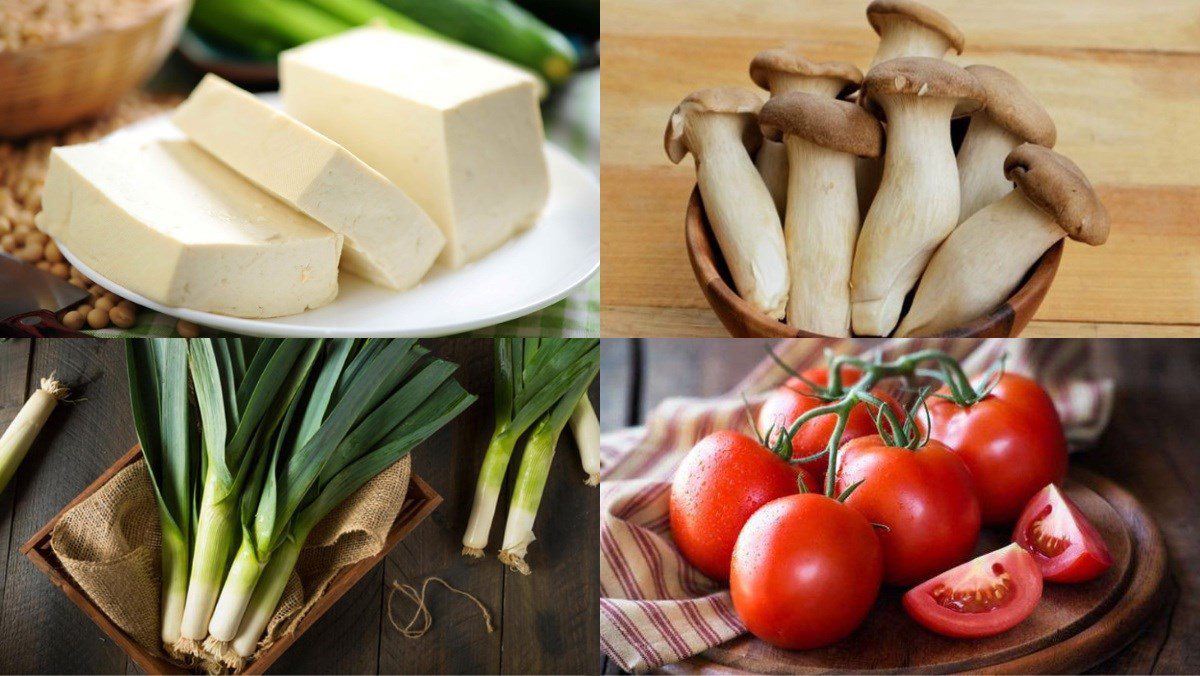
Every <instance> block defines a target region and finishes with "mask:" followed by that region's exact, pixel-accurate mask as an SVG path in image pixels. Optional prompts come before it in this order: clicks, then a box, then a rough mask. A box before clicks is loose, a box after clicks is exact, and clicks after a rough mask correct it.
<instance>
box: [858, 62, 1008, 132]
mask: <svg viewBox="0 0 1200 676" xmlns="http://www.w3.org/2000/svg"><path fill="white" fill-rule="evenodd" d="M888 94H910V95H913V96H921V97H926V98H947V99H957V100H958V105H956V106H955V108H954V116H955V117H961V116H963V115H968V114H970V113H973V112H975V111H977V110H979V109H980V108H982V107H983V106H984V104H985V103H986V101H987V96H986V94H985V92H984V89H983V85H982V84H980V83H979V80H978V79H976V77H975V76H974V75H972V74H971V73H970V72H968V71H967V70H966V69H964V68H960V67H959V66H956V65H954V64H952V63H949V62H947V61H943V60H942V59H935V58H932V57H928V56H908V57H904V58H900V59H891V60H889V61H884V62H883V63H881V64H879V65H877V66H875V67H874V68H872V69H871V70H869V71H867V76H866V77H865V78H863V84H862V90H861V91H860V93H859V97H858V98H859V103H860V104H862V105H863V106H864V107H865V108H866V109H867V110H868V111H870V112H871V113H872V114H874V115H875V116H876V117H879V118H881V119H882V118H883V116H884V112H883V110H882V108H880V106H879V103H878V101H877V100H876V99H877V98H878V97H879V96H885V95H888Z"/></svg>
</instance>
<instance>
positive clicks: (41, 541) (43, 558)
mask: <svg viewBox="0 0 1200 676" xmlns="http://www.w3.org/2000/svg"><path fill="white" fill-rule="evenodd" d="M140 457H141V449H140V447H138V446H134V447H133V448H131V449H130V450H129V452H128V453H126V454H125V455H124V456H123V457H122V458H121V459H120V460H118V461H117V462H116V463H114V464H113V465H112V466H111V467H109V468H108V469H107V470H105V472H104V473H103V474H101V475H100V477H99V478H97V479H96V480H95V481H94V482H92V484H91V485H90V486H88V487H87V488H86V489H85V490H84V491H83V492H82V493H80V494H79V495H78V496H76V497H75V499H74V500H72V501H71V502H70V503H68V504H67V506H65V507H63V508H62V510H60V511H59V512H58V514H55V515H54V518H52V519H50V522H49V523H47V524H46V525H45V526H42V528H41V529H40V530H38V532H36V533H34V534H33V536H32V537H30V538H29V540H28V541H27V542H26V543H25V544H24V545H22V546H21V553H22V554H24V555H25V556H27V557H29V560H30V561H33V563H34V565H35V566H37V567H38V568H39V569H40V570H41V571H42V572H44V573H45V574H46V575H47V576H49V577H50V581H51V582H53V583H54V586H56V587H58V588H59V589H61V590H62V591H63V593H65V594H66V595H67V598H69V599H70V600H71V602H72V603H74V604H75V605H77V606H79V608H80V610H82V611H83V612H84V614H85V615H87V616H88V617H89V618H91V619H92V621H93V622H95V623H96V624H97V625H98V626H99V627H100V629H101V630H103V631H104V633H105V634H108V636H109V637H110V638H112V640H113V641H114V642H116V644H117V645H119V646H121V648H122V649H123V650H124V651H125V653H126V654H128V655H129V657H130V658H131V659H132V660H133V661H134V662H135V663H136V664H137V665H138V666H139V667H141V668H142V669H144V670H146V671H147V672H148V673H158V674H182V673H186V672H184V671H182V670H181V669H180V668H179V667H177V666H175V665H174V664H172V663H170V662H168V661H167V660H166V659H164V658H163V657H162V656H161V655H158V654H154V653H151V652H149V651H147V650H146V649H145V648H143V647H141V646H140V645H138V644H137V643H135V642H134V640H133V638H131V637H130V636H129V635H128V634H126V633H125V632H124V631H122V630H121V629H120V628H119V627H117V625H115V624H113V622H112V620H110V619H109V618H108V617H106V616H105V615H104V613H103V612H102V611H101V610H100V609H99V608H98V607H97V606H96V605H95V604H94V603H92V600H91V599H90V598H88V596H87V594H86V593H84V591H83V590H82V589H80V588H79V587H78V586H76V584H75V582H74V581H73V580H72V579H71V578H70V577H69V576H68V575H67V573H66V571H65V570H64V569H63V567H62V564H61V563H60V562H59V561H58V557H56V556H55V555H54V552H53V551H52V550H51V549H50V533H51V532H52V531H53V530H54V527H55V526H56V525H57V524H58V521H59V519H61V518H62V517H63V515H64V514H66V513H67V512H68V511H69V510H70V509H71V508H73V507H74V506H75V505H77V504H79V503H80V502H82V501H83V500H85V499H87V498H88V497H89V496H91V495H92V494H93V493H95V492H96V491H98V490H100V487H101V486H103V485H104V484H106V483H108V481H109V480H110V479H112V478H113V476H115V475H116V474H117V472H120V471H121V470H123V469H125V468H126V467H128V466H129V465H131V464H133V463H134V462H136V461H137V460H138V459H139V458H140ZM411 476H412V478H411V479H410V480H409V485H408V492H407V493H406V494H405V496H404V506H403V507H401V508H400V513H399V514H398V515H397V516H396V522H395V523H394V524H392V529H391V530H390V531H389V532H388V536H387V540H386V541H385V542H384V546H383V550H382V551H381V552H379V554H377V555H375V556H372V557H370V558H367V559H363V560H362V561H359V562H358V563H356V564H354V565H351V566H346V567H345V568H343V569H342V570H340V571H338V573H337V575H335V576H334V578H333V580H332V581H331V582H330V583H329V586H328V588H327V589H326V590H325V594H324V595H322V596H321V598H320V600H318V601H317V602H316V603H315V604H314V605H313V607H312V608H311V609H310V610H309V611H308V613H306V614H305V616H304V619H302V620H301V621H300V623H299V624H298V625H297V626H296V628H295V631H293V632H291V633H289V634H286V635H284V636H281V637H280V638H279V640H278V641H276V642H275V643H274V644H272V645H271V647H270V648H267V650H265V651H264V652H263V653H262V654H261V655H260V656H259V657H258V659H256V660H254V661H253V662H252V663H250V664H249V665H248V666H246V668H244V669H242V670H240V671H238V672H236V673H239V674H261V673H264V672H265V671H266V670H267V669H268V668H270V666H271V665H272V664H273V663H274V662H275V660H277V659H279V656H280V655H282V654H283V653H284V651H286V650H287V649H288V648H289V647H291V645H292V644H293V643H295V642H296V640H297V639H299V638H300V637H301V636H302V635H304V632H306V631H308V629H309V628H310V627H312V625H313V624H315V623H316V622H317V620H319V619H320V618H321V617H322V616H323V615H324V614H325V613H326V611H328V610H329V609H330V608H331V607H333V604H335V603H337V601H338V599H340V598H341V597H342V595H344V594H345V593H346V592H347V591H349V590H350V588H351V587H353V586H354V585H355V584H356V583H357V582H358V581H359V580H361V579H362V578H363V577H364V576H365V575H366V574H367V572H368V571H370V570H371V569H372V568H374V567H375V564H377V563H379V562H380V561H382V560H383V559H384V557H386V556H387V555H388V553H389V552H390V551H391V550H392V548H394V547H395V546H396V545H397V544H399V543H400V540H402V539H404V537H405V536H406V535H408V534H409V533H410V532H411V531H412V530H413V529H414V528H416V527H417V525H418V524H420V523H421V522H422V521H424V520H425V519H426V517H428V516H429V515H430V514H431V513H433V510H434V509H437V506H438V505H440V504H441V502H442V496H441V495H438V493H437V491H435V490H433V487H431V486H430V485H429V484H427V483H425V481H424V480H423V479H421V477H419V476H417V475H416V474H412V475H411Z"/></svg>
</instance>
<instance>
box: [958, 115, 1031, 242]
mask: <svg viewBox="0 0 1200 676" xmlns="http://www.w3.org/2000/svg"><path fill="white" fill-rule="evenodd" d="M1019 145H1021V139H1019V138H1018V137H1017V136H1015V135H1014V134H1012V132H1009V131H1007V130H1006V129H1004V127H1001V126H1000V125H998V124H996V123H995V122H993V121H992V119H991V117H990V116H989V115H988V114H987V113H986V112H982V111H981V112H978V113H975V114H974V115H973V116H971V124H970V125H969V126H968V127H967V134H966V136H964V137H963V143H962V147H961V148H959V149H958V180H959V186H960V191H961V194H962V206H961V208H960V209H959V215H958V222H959V223H963V222H965V221H966V220H967V219H968V218H970V217H971V215H972V214H974V213H975V212H976V211H979V210H980V209H982V208H984V207H986V206H987V205H989V204H991V203H992V202H995V201H996V200H998V199H1000V198H1001V197H1004V196H1005V195H1006V194H1008V193H1010V192H1012V190H1013V184H1012V181H1009V180H1008V179H1007V178H1005V177H1004V158H1005V157H1008V154H1009V153H1010V152H1012V150H1013V148H1016V147H1017V146H1019Z"/></svg>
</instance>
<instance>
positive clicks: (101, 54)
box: [0, 0, 192, 138]
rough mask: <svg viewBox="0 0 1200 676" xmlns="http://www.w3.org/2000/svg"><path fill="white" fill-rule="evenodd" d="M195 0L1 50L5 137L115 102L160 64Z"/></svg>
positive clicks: (56, 125)
mask: <svg viewBox="0 0 1200 676" xmlns="http://www.w3.org/2000/svg"><path fill="white" fill-rule="evenodd" d="M191 6H192V3H191V0H162V1H161V2H159V3H158V4H157V5H155V6H154V7H151V8H147V10H146V12H145V13H144V14H142V15H141V16H140V17H138V19H137V20H136V21H132V22H127V23H123V24H118V25H113V26H106V27H104V28H101V29H97V30H94V31H89V32H84V33H80V34H79V35H76V36H73V37H71V38H69V39H67V40H64V41H62V42H55V43H49V44H44V45H36V46H32V47H27V48H24V49H18V50H15V51H4V52H0V92H3V95H0V137H7V138H17V137H21V136H28V135H30V134H36V133H39V132H45V131H50V130H53V129H61V128H63V127H66V126H68V125H70V124H72V123H74V122H78V121H79V120H82V119H85V118H88V117H92V116H95V115H98V114H100V113H102V112H104V111H105V110H107V109H108V108H111V107H112V106H113V105H114V104H116V102H117V101H118V100H120V99H121V97H123V96H125V94H126V93H127V92H129V90H131V89H133V88H134V87H137V86H138V85H140V84H141V83H142V82H143V81H145V80H146V78H148V77H149V76H150V75H151V74H152V73H154V71H155V70H157V69H158V67H159V66H160V65H162V62H163V60H164V59H165V58H166V57H167V54H168V53H169V52H170V50H171V47H172V46H174V44H175V41H176V40H177V39H178V38H179V33H180V31H182V30H183V24H184V22H185V21H186V20H187V16H188V12H189V11H191Z"/></svg>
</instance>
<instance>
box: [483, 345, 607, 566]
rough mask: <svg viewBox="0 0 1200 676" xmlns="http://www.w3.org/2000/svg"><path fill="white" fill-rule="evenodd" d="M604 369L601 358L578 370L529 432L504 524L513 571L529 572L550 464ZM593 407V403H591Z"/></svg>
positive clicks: (505, 556)
mask: <svg viewBox="0 0 1200 676" xmlns="http://www.w3.org/2000/svg"><path fill="white" fill-rule="evenodd" d="M599 370H600V364H599V361H598V360H597V359H595V358H594V355H593V359H591V361H590V363H588V366H587V367H586V368H585V369H583V370H581V371H578V372H577V373H576V375H575V376H574V377H573V379H572V380H571V381H570V386H569V387H568V389H567V391H566V393H565V394H564V395H563V397H562V398H561V399H560V400H559V401H558V403H557V404H555V406H554V408H552V409H551V410H550V412H549V413H547V414H546V415H545V416H543V417H542V419H541V420H540V421H538V424H537V427H535V428H534V429H533V431H532V432H530V434H529V439H527V440H526V442H525V450H524V452H523V453H522V454H521V466H520V468H519V469H518V470H517V481H516V485H515V487H514V488H513V494H512V500H511V502H510V503H509V506H508V522H507V523H506V524H505V527H504V541H503V544H502V547H501V550H500V560H501V561H503V562H504V563H505V564H507V565H508V566H509V567H510V568H512V569H513V570H516V571H518V572H520V573H522V574H524V575H528V574H529V565H528V564H526V563H525V553H526V551H527V550H528V549H529V545H530V543H532V542H533V540H534V535H533V522H534V519H535V518H536V516H537V510H538V506H539V505H540V504H541V501H542V493H543V492H544V491H545V489H546V479H547V478H548V477H549V475H550V464H551V462H552V461H553V460H554V449H555V447H556V446H557V445H558V438H559V436H561V435H562V431H563V428H565V427H566V426H567V422H568V421H569V420H570V419H571V416H572V413H573V412H574V411H575V409H576V408H577V407H578V406H579V403H580V401H586V400H587V388H588V385H590V384H591V382H592V380H593V379H594V378H595V377H596V373H597V372H599ZM589 408H590V406H589Z"/></svg>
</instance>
